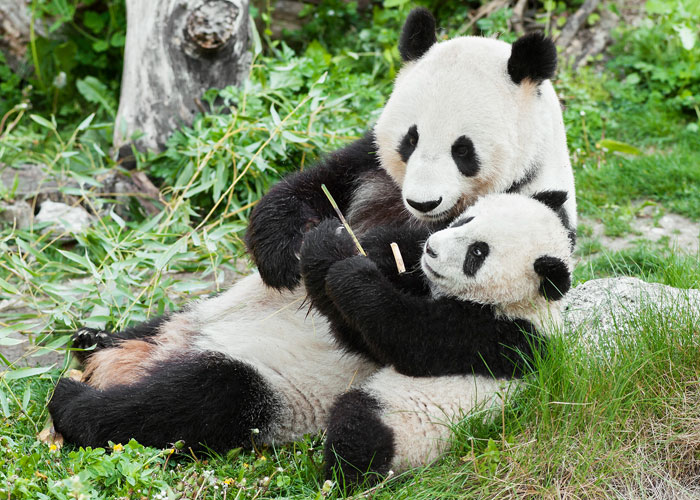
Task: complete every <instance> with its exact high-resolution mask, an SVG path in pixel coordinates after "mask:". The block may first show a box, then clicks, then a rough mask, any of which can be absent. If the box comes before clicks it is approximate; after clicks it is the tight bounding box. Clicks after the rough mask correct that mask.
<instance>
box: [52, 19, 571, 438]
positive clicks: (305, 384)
mask: <svg viewBox="0 0 700 500" xmlns="http://www.w3.org/2000/svg"><path fill="white" fill-rule="evenodd" d="M399 49H400V53H401V56H402V58H403V60H404V69H403V70H402V71H401V74H400V76H399V77H398V78H397V81H396V85H395V88H394V91H393V94H392V96H391V98H390V99H389V101H388V102H387V106H386V109H385V110H384V112H383V113H382V115H381V117H380V119H379V122H378V123H377V125H376V126H375V127H374V129H373V130H371V131H370V132H368V133H367V134H366V135H365V136H364V137H363V138H361V139H359V140H358V141H356V142H355V143H352V144H350V145H349V146H347V147H345V148H343V149H341V150H339V151H336V152H335V153H332V154H330V155H329V156H328V157H326V158H324V159H322V160H321V161H320V162H319V163H318V164H317V165H316V166H315V167H313V168H308V169H306V170H304V171H303V172H299V173H297V174H294V175H291V176H289V177H287V178H285V179H283V180H282V181H281V182H280V183H278V184H277V185H276V186H274V187H273V188H272V189H271V190H270V191H269V193H268V194H266V195H265V196H264V197H263V198H262V199H261V201H260V203H259V204H258V205H257V206H256V207H255V209H254V211H253V213H252V215H251V221H250V227H249V229H248V232H247V237H246V240H247V244H248V247H249V250H250V253H251V255H252V258H253V260H254V261H255V263H256V264H257V266H258V269H259V273H255V274H252V275H250V276H247V277H245V278H243V279H242V280H240V281H238V282H237V283H235V284H234V285H233V286H232V287H231V288H230V289H229V290H228V291H226V292H224V293H222V294H220V295H218V296H215V297H212V298H208V299H204V300H201V301H198V302H195V303H194V304H191V305H189V306H187V307H185V308H184V309H183V310H181V311H179V312H174V313H171V314H168V315H165V316H162V317H158V318H154V319H152V320H150V321H148V322H146V323H144V324H141V325H137V326H134V327H131V328H128V329H126V330H124V331H122V332H112V333H109V332H103V331H95V330H90V329H81V330H79V331H78V332H76V334H75V335H74V338H73V347H74V348H78V349H86V351H85V352H84V353H82V359H83V362H84V366H85V370H84V376H83V379H82V380H81V381H79V382H78V381H72V380H69V379H62V380H59V382H58V384H57V385H56V388H55V391H54V394H53V397H52V399H51V401H50V403H49V411H50V413H51V415H52V417H53V419H54V426H55V429H56V430H57V431H58V432H59V433H61V434H62V435H63V436H64V438H65V439H66V441H68V442H72V443H75V444H78V445H83V446H88V445H90V446H104V445H106V444H107V443H108V441H113V442H125V441H127V440H128V439H130V438H136V439H137V440H139V441H140V442H142V443H143V444H145V445H151V446H157V447H164V446H168V445H170V444H171V443H173V442H175V441H179V440H184V441H185V443H186V446H188V447H191V448H193V449H197V448H201V447H204V446H206V447H207V448H209V449H213V450H215V451H222V450H226V449H228V448H231V447H234V446H249V445H250V443H251V437H252V435H251V432H252V431H251V430H252V429H255V430H256V433H255V434H254V439H255V441H256V442H258V443H261V442H262V443H284V442H289V441H292V440H295V439H298V438H300V437H301V436H302V435H303V434H306V433H314V432H317V431H318V430H320V429H322V428H324V427H325V425H326V423H327V419H328V414H329V411H330V408H331V406H332V404H333V401H334V399H335V397H336V396H337V395H338V394H341V393H343V392H345V391H346V390H348V388H352V387H353V386H356V385H358V384H361V383H363V382H364V381H365V380H367V379H368V377H370V376H372V375H373V374H375V373H376V372H377V370H379V369H380V367H381V364H382V362H381V360H379V359H375V358H374V357H373V355H372V354H371V352H370V351H368V350H367V349H366V346H365V345H364V344H363V343H362V342H359V343H358V344H357V345H353V344H352V342H353V340H352V338H354V337H352V338H350V337H349V338H348V339H345V340H343V339H342V338H341V339H340V340H339V338H338V336H336V335H334V333H333V332H331V330H330V328H329V324H328V321H327V320H326V318H325V316H323V315H322V314H320V313H319V312H318V311H316V310H312V311H311V312H310V313H308V314H307V311H306V310H305V309H303V308H301V307H300V306H301V305H302V304H303V302H304V297H305V296H304V289H303V287H297V286H296V285H297V284H298V283H299V280H300V278H299V276H300V270H299V255H300V254H299V252H300V248H301V243H302V241H303V239H304V235H305V234H306V233H307V232H308V231H309V230H310V229H312V228H313V227H314V226H316V225H318V223H320V222H321V221H322V220H324V219H327V218H333V217H335V215H334V212H332V209H331V207H330V204H329V203H328V201H327V200H326V198H325V196H324V195H323V194H322V191H321V184H322V183H325V184H326V185H327V187H328V189H329V190H330V192H331V193H332V194H333V196H334V197H335V199H336V200H337V202H338V204H339V205H340V208H341V210H343V211H344V212H345V213H346V214H347V215H348V216H349V218H350V221H351V224H352V225H353V227H355V228H357V229H358V231H359V232H360V233H365V232H366V231H367V230H369V229H370V228H371V227H376V226H379V225H385V224H391V223H394V222H410V223H412V224H413V225H416V226H421V227H426V228H430V229H436V228H440V227H444V226H445V225H446V224H448V223H449V221H450V220H451V219H452V218H453V217H454V216H455V215H456V214H457V213H458V212H459V210H461V208H462V207H463V206H465V205H468V204H470V203H473V201H474V200H475V197H476V196H478V195H483V194H486V193H489V192H493V191H511V192H517V191H520V192H530V191H531V190H534V189H538V190H541V189H558V190H562V191H566V192H567V193H569V195H570V196H569V201H568V202H567V204H568V205H567V207H566V216H567V218H568V220H567V224H568V225H569V226H568V227H570V228H573V227H575V210H574V205H573V202H572V200H573V198H574V196H573V189H574V186H573V177H572V175H571V168H570V164H569V162H568V159H567V155H566V140H565V135H564V129H563V124H562V118H561V112H560V109H559V104H558V102H557V101H556V97H555V96H554V92H553V90H552V87H551V84H550V83H549V81H548V80H547V78H549V77H550V76H551V75H552V72H553V70H554V67H555V65H556V52H555V50H554V46H553V44H552V42H551V41H550V40H548V39H545V38H543V37H541V36H539V35H526V36H525V37H523V38H521V39H519V40H518V41H516V42H515V44H513V46H512V47H511V46H510V45H508V44H506V43H504V42H500V41H498V40H486V39H481V38H474V37H465V38H456V39H454V40H448V41H444V42H440V43H437V41H436V36H435V21H434V19H433V18H432V16H431V15H430V13H428V12H427V11H425V10H424V9H417V10H414V11H412V13H411V14H410V15H409V17H408V19H407V21H406V23H405V26H404V29H403V31H402V33H401V37H400V44H399ZM423 68H424V69H423ZM430 74H432V77H430ZM428 95H431V96H433V97H432V98H431V99H427V97H426V96H428ZM426 99H427V100H426ZM500 101H502V104H499V102H500ZM448 112H449V113H451V114H449V116H448V114H447V113H448ZM499 113H500V114H499ZM385 115H386V116H385ZM434 127H438V128H439V130H440V134H439V136H437V135H435V134H434V133H433V131H431V129H433V128H434ZM484 132H488V133H484ZM465 138H466V139H468V140H469V142H467V141H466V139H465ZM433 142H434V143H433ZM469 144H471V146H469ZM397 151H398V156H396V153H397ZM468 165H471V167H469V166H468ZM416 179H419V180H416ZM432 185H434V186H436V187H435V190H432V187H431V186H432ZM440 186H441V187H440ZM454 186H459V189H460V192H459V194H458V195H457V194H455V192H454V191H452V190H451V189H452V188H453V187H454ZM448 188H449V189H448ZM443 191H444V192H443ZM455 196H456V198H455ZM437 200H440V203H438V204H437V205H435V203H434V202H435V201H437ZM448 204H453V205H452V206H448ZM432 205H435V206H434V207H433V206H432ZM339 342H340V345H339Z"/></svg>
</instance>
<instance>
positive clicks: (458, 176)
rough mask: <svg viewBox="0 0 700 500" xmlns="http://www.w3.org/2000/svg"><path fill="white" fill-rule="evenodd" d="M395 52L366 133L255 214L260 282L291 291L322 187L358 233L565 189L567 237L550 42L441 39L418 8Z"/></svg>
mask: <svg viewBox="0 0 700 500" xmlns="http://www.w3.org/2000/svg"><path fill="white" fill-rule="evenodd" d="M399 52H400V54H401V57H402V58H403V61H404V65H403V67H402V69H401V71H400V72H399V74H398V76H397V78H396V82H395V85H394V90H393V92H392V94H391V97H390V98H389V100H388V101H387V103H386V106H385V107H384V109H383V111H382V113H381V115H380V117H379V120H378V121H377V124H376V125H375V126H374V128H373V130H371V131H370V132H368V133H367V134H366V135H365V136H364V137H363V138H361V139H359V140H358V141H356V142H354V143H352V144H350V145H349V146H347V147H345V148H344V149H341V150H339V151H336V152H335V153H333V154H331V155H329V156H328V157H327V158H326V159H324V160H323V161H322V162H321V163H319V164H318V165H317V166H316V167H315V168H312V169H306V170H304V171H302V172H298V173H295V174H293V175H290V176H288V177H286V178H285V179H283V180H282V181H281V182H279V183H278V184H277V185H275V186H273V187H272V188H271V189H270V191H269V192H268V193H267V194H266V195H265V196H264V197H263V198H262V199H261V200H260V202H259V203H258V205H257V206H256V207H255V208H254V210H253V212H252V214H251V218H250V226H249V228H248V232H247V235H246V242H247V244H248V248H249V250H250V254H251V256H252V258H253V260H254V261H255V264H256V265H257V267H258V270H259V272H260V276H261V278H262V280H263V281H264V282H265V284H267V285H268V286H272V287H275V288H280V289H283V288H287V289H294V288H295V287H296V286H297V285H298V283H299V278H300V275H299V266H298V253H299V249H300V247H301V242H302V240H303V236H304V234H305V232H306V231H308V230H309V229H311V228H312V227H314V226H316V225H317V224H318V223H319V222H320V221H321V220H323V219H327V218H336V215H335V212H334V210H333V208H332V207H331V205H330V204H329V203H328V200H327V199H326V197H325V196H324V194H323V192H322V191H321V188H320V186H321V184H325V185H326V186H327V187H328V189H329V191H330V192H331V194H332V195H333V197H334V198H335V199H336V201H337V202H338V205H339V208H340V210H341V211H342V212H343V213H344V214H346V216H347V218H348V222H349V223H350V225H351V226H352V227H353V229H354V230H355V231H356V232H359V233H363V232H364V231H366V230H367V229H369V228H372V227H376V226H383V225H391V224H395V223H397V222H407V221H410V222H413V223H420V224H422V225H427V226H428V227H429V228H430V229H439V228H441V227H444V226H445V225H446V224H447V223H449V222H450V221H451V220H452V219H453V218H454V217H455V216H456V215H458V214H459V213H461V212H462V211H463V210H464V208H466V207H467V206H469V205H471V204H473V203H474V202H475V201H476V199H477V198H478V197H479V196H483V195H485V194H489V193H494V192H519V193H523V194H532V193H536V192H538V191H545V190H560V191H565V192H566V193H568V195H569V196H568V200H567V202H566V204H565V206H564V210H563V212H564V213H565V215H566V217H567V219H566V221H565V223H566V226H567V227H568V228H569V230H570V232H571V237H572V241H573V238H574V236H575V228H576V199H575V195H574V177H573V172H572V169H571V162H570V160H569V153H568V149H567V146H566V133H565V130H564V122H563V119H562V114H561V107H560V104H559V100H558V98H557V96H556V93H555V92H554V88H553V87H552V84H551V82H550V81H549V78H551V77H552V76H553V74H554V70H555V68H556V63H557V53H556V48H555V46H554V44H553V43H552V41H551V40H549V39H547V38H545V37H543V36H542V34H540V33H532V34H528V35H525V36H523V37H521V38H520V39H518V40H517V41H516V42H515V43H513V45H512V46H511V45H510V44H508V43H505V42H503V41H500V40H496V39H491V38H481V37H471V36H468V37H459V38H454V39H452V40H447V41H444V42H440V43H438V42H437V40H436V36H435V20H434V19H433V17H432V15H431V14H430V12H428V11H427V10H425V9H422V8H418V9H415V10H413V11H412V12H411V13H410V14H409V16H408V19H407V20H406V23H405V25H404V28H403V31H402V34H401V38H400V41H399Z"/></svg>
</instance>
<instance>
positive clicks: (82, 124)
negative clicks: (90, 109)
mask: <svg viewBox="0 0 700 500" xmlns="http://www.w3.org/2000/svg"><path fill="white" fill-rule="evenodd" d="M93 118H95V113H92V114H91V115H90V116H88V117H87V118H85V119H84V120H83V121H82V122H80V125H78V130H85V129H86V128H88V127H89V126H90V124H91V123H92V119H93Z"/></svg>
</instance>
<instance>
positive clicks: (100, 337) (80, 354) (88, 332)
mask: <svg viewBox="0 0 700 500" xmlns="http://www.w3.org/2000/svg"><path fill="white" fill-rule="evenodd" d="M113 345H114V340H113V339H112V337H110V335H109V334H108V333H107V332H105V331H103V330H97V329H95V328H87V327H83V328H80V329H79V330H77V331H76V332H75V333H74V334H73V336H72V337H71V346H72V347H73V349H84V350H82V351H74V354H75V356H76V357H77V358H78V359H79V360H80V361H83V360H84V359H86V358H87V357H88V356H90V355H91V354H92V353H93V352H95V351H97V350H100V349H104V348H106V347H112V346H113Z"/></svg>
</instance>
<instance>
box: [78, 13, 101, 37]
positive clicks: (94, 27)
mask: <svg viewBox="0 0 700 500" xmlns="http://www.w3.org/2000/svg"><path fill="white" fill-rule="evenodd" d="M83 24H84V25H85V26H86V27H87V28H89V29H90V30H91V31H92V32H93V33H95V34H100V33H101V32H102V30H103V29H104V27H105V24H106V16H104V15H102V14H99V13H97V12H95V11H94V10H88V11H87V12H85V16H84V17H83Z"/></svg>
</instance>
